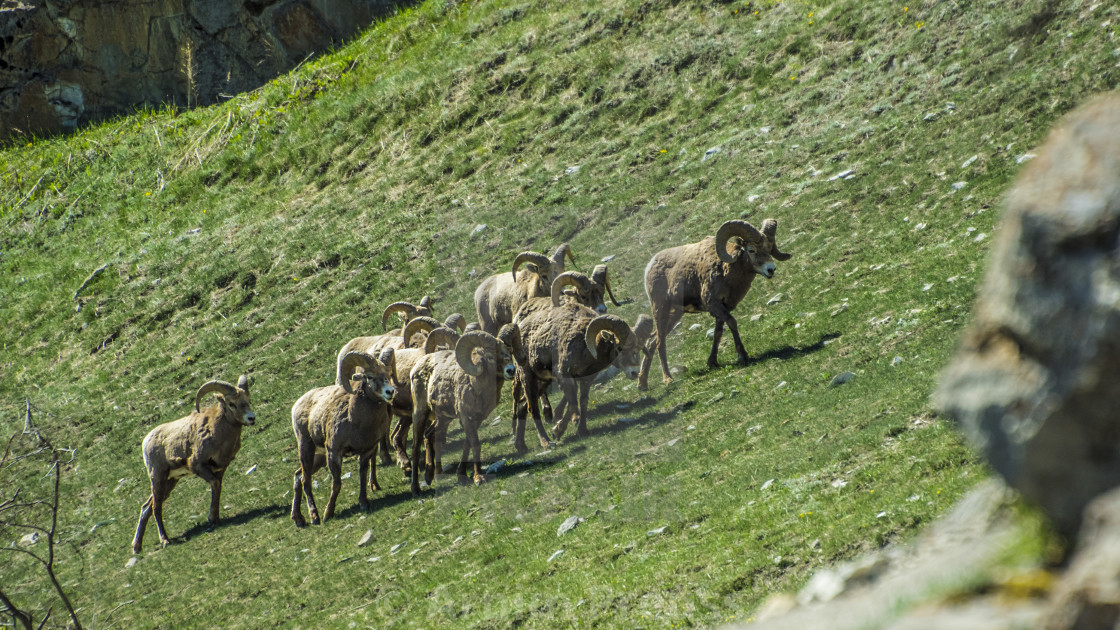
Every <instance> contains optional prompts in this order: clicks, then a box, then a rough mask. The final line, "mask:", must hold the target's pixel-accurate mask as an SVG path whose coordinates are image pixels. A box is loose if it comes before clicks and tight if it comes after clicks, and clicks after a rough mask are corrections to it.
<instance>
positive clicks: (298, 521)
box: [292, 516, 307, 529]
mask: <svg viewBox="0 0 1120 630" xmlns="http://www.w3.org/2000/svg"><path fill="white" fill-rule="evenodd" d="M292 521H293V522H295V524H296V527H298V528H300V529H303V528H304V527H307V521H305V520H303V517H302V516H301V517H299V518H296V517H294V516H293V517H292Z"/></svg>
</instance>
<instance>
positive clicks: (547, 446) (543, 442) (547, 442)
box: [541, 438, 552, 448]
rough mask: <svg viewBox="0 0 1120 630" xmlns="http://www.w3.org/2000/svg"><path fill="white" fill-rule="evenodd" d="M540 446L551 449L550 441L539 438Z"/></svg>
mask: <svg viewBox="0 0 1120 630" xmlns="http://www.w3.org/2000/svg"><path fill="white" fill-rule="evenodd" d="M541 446H542V447H544V448H552V440H550V439H548V438H541Z"/></svg>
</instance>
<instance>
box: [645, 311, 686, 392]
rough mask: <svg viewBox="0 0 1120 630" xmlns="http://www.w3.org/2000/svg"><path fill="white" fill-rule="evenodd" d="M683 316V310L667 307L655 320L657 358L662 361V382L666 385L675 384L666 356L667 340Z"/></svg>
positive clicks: (657, 314)
mask: <svg viewBox="0 0 1120 630" xmlns="http://www.w3.org/2000/svg"><path fill="white" fill-rule="evenodd" d="M682 315H684V311H683V310H681V309H677V308H673V307H666V308H665V309H664V310H662V311H659V312H657V313H656V314H655V315H654V319H653V323H654V326H655V327H656V328H657V358H658V359H660V360H661V374H662V376H663V379H662V380H663V381H664V382H665V384H666V385H668V384H669V383H672V382H673V377H672V376H671V375H670V374H669V359H668V358H667V357H666V356H665V338H666V337H668V336H669V333H670V332H672V330H673V327H674V326H676V325H677V323H678V322H680V321H681V316H682Z"/></svg>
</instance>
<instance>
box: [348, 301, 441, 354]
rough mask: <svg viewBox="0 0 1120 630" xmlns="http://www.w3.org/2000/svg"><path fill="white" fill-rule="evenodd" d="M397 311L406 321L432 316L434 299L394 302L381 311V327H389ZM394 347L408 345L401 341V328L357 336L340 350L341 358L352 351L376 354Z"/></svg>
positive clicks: (397, 348)
mask: <svg viewBox="0 0 1120 630" xmlns="http://www.w3.org/2000/svg"><path fill="white" fill-rule="evenodd" d="M394 313H396V314H397V315H398V316H400V317H401V318H402V319H403V320H404V321H405V322H409V321H412V320H413V319H415V318H417V317H431V316H432V299H431V298H430V297H428V296H426V295H425V296H424V297H423V298H421V299H420V304H418V305H417V304H413V303H412V302H393V303H392V304H390V305H389V306H386V307H385V310H384V311H382V313H381V329H382V330H385V329H386V328H388V323H389V317H390V316H391V315H393V314H394ZM386 347H392V348H393V349H394V350H399V349H400V348H405V347H408V343H407V340H406V341H405V342H402V341H401V329H400V328H397V329H395V330H390V331H388V332H386V333H384V334H381V335H372V336H369V337H355V338H353V339H351V340H350V341H348V342H346V345H345V346H342V349H341V350H339V351H338V358H339V360H341V359H342V357H343V356H345V355H347V354H349V353H351V352H365V353H366V354H376V353H378V352H380V351H381V350H382V349H383V348H386Z"/></svg>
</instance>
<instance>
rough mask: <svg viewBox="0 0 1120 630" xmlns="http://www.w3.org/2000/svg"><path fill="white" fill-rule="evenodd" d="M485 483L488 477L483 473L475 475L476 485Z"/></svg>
mask: <svg viewBox="0 0 1120 630" xmlns="http://www.w3.org/2000/svg"><path fill="white" fill-rule="evenodd" d="M484 483H486V477H483V476H482V475H475V477H474V485H476V486H481V485H482V484H484Z"/></svg>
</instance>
